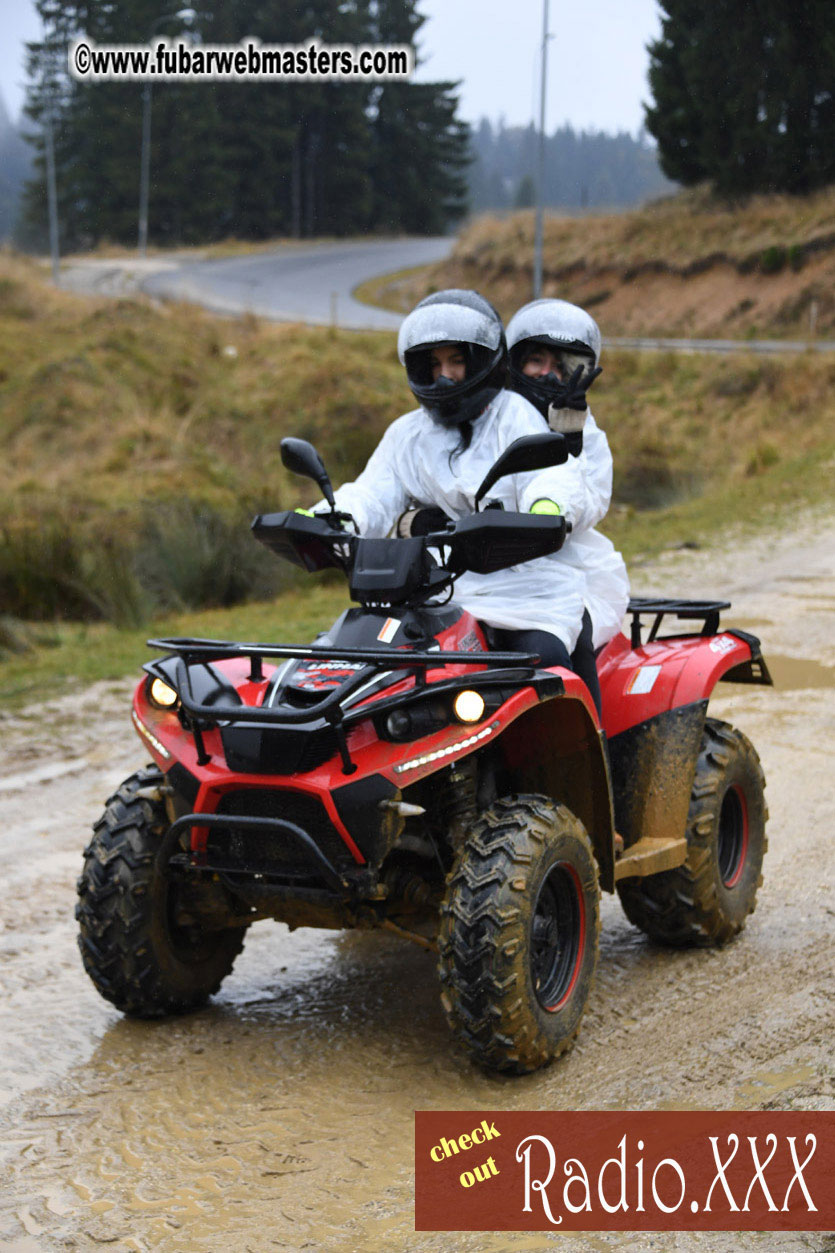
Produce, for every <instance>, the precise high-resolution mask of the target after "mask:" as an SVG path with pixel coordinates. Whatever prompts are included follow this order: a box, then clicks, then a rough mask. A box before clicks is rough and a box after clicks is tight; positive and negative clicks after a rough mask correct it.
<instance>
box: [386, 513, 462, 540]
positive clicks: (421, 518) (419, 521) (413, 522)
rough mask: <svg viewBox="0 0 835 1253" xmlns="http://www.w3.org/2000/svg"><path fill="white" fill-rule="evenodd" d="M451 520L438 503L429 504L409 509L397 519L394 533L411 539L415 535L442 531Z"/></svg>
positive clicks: (400, 537) (398, 536)
mask: <svg viewBox="0 0 835 1253" xmlns="http://www.w3.org/2000/svg"><path fill="white" fill-rule="evenodd" d="M451 521H452V519H451V518H450V517H449V515H448V514H446V513H444V511H443V509H439V508H438V507H437V506H436V505H427V506H426V507H425V508H424V509H407V510H406V512H405V513H401V515H400V517H399V518H398V519H397V525H396V527H395V528H394V533H395V535H396V536H397V538H398V539H410V538H411V537H412V536H415V535H429V534H431V532H433V531H442V530H443V529H444V527H445V526H447V524H448V523H450V522H451Z"/></svg>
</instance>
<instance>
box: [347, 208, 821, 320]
mask: <svg viewBox="0 0 835 1253" xmlns="http://www.w3.org/2000/svg"><path fill="white" fill-rule="evenodd" d="M543 253H544V283H543V294H544V295H546V296H560V297H562V298H563V299H565V300H571V301H574V302H575V303H577V304H581V305H583V306H585V307H586V308H588V309H591V310H592V311H593V313H594V315H595V317H596V318H597V319H598V321H599V322H600V325H601V327H602V329H603V332H604V335H614V336H617V335H629V336H631V335H658V336H674V337H675V336H681V335H683V336H692V337H695V338H700V337H709V338H710V337H725V336H727V337H730V338H741V339H744V338H755V337H775V338H787V337H788V338H806V337H807V336H809V335H810V334H811V335H812V336H813V337H814V335H818V336H821V337H828V338H832V337H833V335H835V188H829V189H827V190H826V191H822V192H819V193H817V194H816V195H814V196H810V197H808V198H805V199H804V198H793V197H788V196H758V197H754V198H752V199H750V200H748V201H747V202H745V203H744V204H737V205H728V204H727V203H723V202H719V201H717V200H715V199H713V198H712V197H711V196H710V195H708V194H707V192H706V191H704V190H700V189H696V190H693V191H688V192H684V193H681V194H679V195H677V196H673V197H670V198H668V199H665V200H662V201H658V202H657V203H655V204H652V205H649V206H646V207H644V208H641V209H635V210H632V211H631V212H628V213H619V214H594V213H592V214H588V215H586V216H583V217H557V216H548V217H546V219H545V226H544V249H543ZM532 255H533V214H532V213H531V212H530V211H528V212H520V213H515V214H512V215H510V216H509V217H504V218H495V217H489V216H485V217H481V218H478V219H477V220H476V221H474V222H473V223H472V224H471V225H470V227H469V228H468V229H467V230H465V231H464V232H463V234H462V235H461V237H460V239H459V241H458V243H457V244H456V247H455V250H454V252H453V255H452V258H451V260H450V261H445V262H443V264H442V265H437V266H433V267H427V268H424V269H423V270H421V271H404V272H403V273H402V274H400V275H397V276H393V277H391V278H390V279H388V280H382V281H381V280H377V281H376V282H372V283H369V284H365V285H364V286H363V287H362V288H361V289H360V291H359V292H358V294H359V296H360V298H361V299H365V300H369V301H371V303H377V304H384V305H386V306H387V307H389V308H393V309H397V310H406V309H409V308H411V306H412V305H413V304H414V303H415V301H416V300H418V299H420V297H421V296H423V295H425V294H426V293H427V292H428V291H431V290H434V289H436V288H441V287H450V286H460V287H475V288H477V289H478V290H479V291H482V292H484V293H485V295H487V296H489V297H490V299H491V300H493V301H494V302H495V304H496V305H497V307H498V308H499V311H500V312H501V313H502V315H503V316H505V317H507V316H509V315H510V314H512V313H513V312H514V310H516V309H518V307H519V305H520V304H523V303H524V302H525V301H526V300H529V299H530V291H531V285H532V275H531V258H532Z"/></svg>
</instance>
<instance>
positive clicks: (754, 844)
mask: <svg viewBox="0 0 835 1253" xmlns="http://www.w3.org/2000/svg"><path fill="white" fill-rule="evenodd" d="M764 788H765V779H764V777H763V772H762V767H761V766H760V759H759V757H758V756H757V754H756V751H755V749H754V747H753V745H752V744H751V742H750V741H749V740H748V739H747V738H746V737H745V736H744V735H743V734H742V732H741V731H737V730H736V729H735V728H734V727H732V726H729V724H728V723H727V722H719V721H717V720H716V719H715V718H708V719H707V722H706V723H705V730H704V736H703V738H702V747H701V751H700V753H699V759H698V762H697V764H696V776H695V778H694V780H693V790H692V792H691V794H690V810H689V812H688V815H687V860H686V861H685V862H684V864H683V865H682V866H678V867H677V868H676V869H675V870H666V871H663V872H662V873H661V874H655V875H647V876H646V878H643V879H638V878H630V879H623V880H621V882H620V883H619V884H618V893H619V895H620V899H621V904H622V905H623V908H624V911H625V913H626V916H627V918H628V919H629V921H630V922H632V923H634V924H635V926H636V927H640V929H641V930H642V931H644V932H645V933H646V934H647V935H648V936H650V937H651V938H652V939H654V940H658V941H660V942H662V943H664V944H672V945H677V946H683V945H694V944H695V945H722V944H726V943H727V942H728V940H731V939H733V937H734V936H735V935H737V934H738V933H739V932H740V931H741V930H742V928H743V927H744V926H745V920H746V918H747V917H748V915H749V914H750V913H752V912H753V910H754V906H755V904H756V896H757V888H758V887H759V886H760V884H761V883H762V881H763V880H762V873H761V871H762V863H763V856H764V854H765V851H766V849H767V847H768V841H767V839H766V835H765V824H766V819H767V818H768V809H767V807H766V803H765V795H764Z"/></svg>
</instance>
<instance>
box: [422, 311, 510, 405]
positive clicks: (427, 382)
mask: <svg viewBox="0 0 835 1253" xmlns="http://www.w3.org/2000/svg"><path fill="white" fill-rule="evenodd" d="M441 344H459V345H461V348H462V351H463V353H464V355H465V357H466V373H465V376H464V378H463V379H462V380H460V381H459V382H456V381H455V380H454V379H450V378H447V377H446V376H445V375H442V374H441V375H439V376H438V378H433V376H432V363H431V356H432V349H433V348H435V347H437V346H439V345H441ZM397 353H398V356H399V357H400V360H401V361H402V363H403V364H404V366H405V367H406V377H407V379H408V381H409V387H410V388H411V389H412V393H413V394H414V396H415V399H416V400H417V401H418V403H419V404H420V405H422V407H423V408H424V409H425V410H426V411H427V413H428V414H429V415H430V417H432V418H433V419H434V420H435V421H436V422H437V423H438V424H439V425H440V426H444V427H448V428H449V427H456V426H461V425H462V424H463V423H464V422H470V421H472V420H473V419H474V418H477V417H478V415H479V414H480V413H482V412H483V410H484V409H486V407H487V405H489V403H490V401H491V400H492V399H493V398H494V397H495V396H496V394H497V393H498V392H499V391H500V390H501V388H502V386H503V383H504V373H505V367H506V362H507V346H506V344H505V337H504V328H503V327H502V321H501V318H500V317H499V315H498V313H497V312H496V310H495V309H494V308H493V306H492V305H491V304H490V302H489V301H488V300H485V299H484V297H483V296H481V295H479V293H478V292H474V291H465V290H463V289H458V288H451V289H449V290H448V291H441V292H434V293H433V294H432V295H431V296H427V297H426V298H425V299H424V300H421V302H420V304H418V305H416V306H415V308H414V309H413V310H412V312H411V313H410V314H409V315H408V317H406V318H405V319H404V320H403V323H402V325H401V327H400V334H399V335H398V337H397Z"/></svg>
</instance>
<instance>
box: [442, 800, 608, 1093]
mask: <svg viewBox="0 0 835 1253" xmlns="http://www.w3.org/2000/svg"><path fill="white" fill-rule="evenodd" d="M555 833H559V835H563V834H566V835H568V836H570V837H573V839H574V840H576V842H577V843H578V844H579V845H580V846H581V848H582V849H583V850H584V855H585V857H586V858H587V860H588V863H589V875H591V876H593V881H594V903H593V908H592V909H590V911H589V912H590V913H591V915H592V917H591V918H590V920H589V923H590V926H589V935H588V937H587V946H588V945H591V948H592V949H593V960H592V964H591V971H590V973H589V971H588V970H586V971H585V972H584V979H583V985H584V986H583V988H582V989H581V995H582V1004H581V1006H580V1009H579V1013H578V1014H576V1021H572V1024H571V1029H570V1030H569V1031H568V1032H567V1033H566V1034H565V1035H564V1036H563V1037H562V1038H560V1039H554V1038H553V1035H549V1034H548V1033H547V1031H546V1030H543V1026H542V1022H541V1018H542V1011H537V1007H536V1006H535V1005H533V1004H532V1001H534V1000H535V997H534V994H533V991H532V987H531V986H529V983H530V981H529V979H528V978H527V975H526V971H527V966H526V962H527V944H528V935H527V929H528V925H529V921H530V909H531V902H530V901H527V902H526V900H525V893H526V887H527V884H528V877H529V875H531V874H533V875H534V876H535V875H536V872H537V865H538V864H539V863H540V861H541V858H542V856H543V855H544V854H545V851H546V848H547V846H548V844H549V842H550V841H552V840H553V839H554V836H555ZM587 877H588V875H587ZM587 905H588V902H587ZM599 931H600V916H599V909H598V900H597V867H596V863H595V861H594V855H593V853H592V848H591V843H590V841H589V838H588V836H587V835H586V832H585V829H584V827H583V826H582V824H581V823H580V822H579V821H578V819H576V818H575V817H574V815H573V814H572V813H571V812H570V811H569V810H568V809H566V808H565V807H564V806H561V805H555V804H554V803H553V802H552V801H551V800H550V799H548V798H547V797H544V796H517V797H513V798H504V799H502V800H499V801H497V802H496V803H495V804H494V805H493V806H492V807H491V809H489V810H487V811H486V812H485V813H484V814H482V815H481V817H480V819H479V820H478V821H477V823H476V824H475V825H474V827H473V830H472V832H471V833H470V834H469V836H468V838H467V840H466V842H465V844H464V846H463V848H462V850H461V851H460V853H459V855H458V858H457V859H456V863H455V865H454V866H453V869H452V871H451V873H450V875H449V877H448V879H447V891H446V895H445V898H444V903H443V905H442V908H441V925H440V933H439V973H440V978H441V987H442V996H441V1001H442V1004H443V1007H444V1010H445V1013H446V1016H447V1020H448V1022H449V1025H450V1027H451V1028H452V1030H453V1032H454V1033H455V1035H456V1036H457V1037H458V1039H459V1040H460V1041H461V1042H462V1043H463V1044H464V1046H465V1047H466V1048H467V1050H468V1051H469V1053H470V1054H471V1056H472V1057H473V1058H474V1060H475V1061H476V1062H478V1063H479V1064H481V1065H483V1066H485V1067H487V1068H489V1069H492V1070H502V1071H510V1072H512V1073H517V1074H525V1073H528V1072H530V1071H533V1070H536V1069H538V1068H539V1067H541V1066H543V1065H546V1064H547V1063H548V1062H550V1061H552V1060H553V1059H554V1058H555V1057H557V1056H559V1055H560V1054H561V1053H564V1052H565V1051H566V1050H567V1049H568V1048H569V1047H570V1046H571V1044H572V1043H573V1041H574V1038H575V1037H576V1035H577V1032H578V1031H579V1029H580V1020H581V1018H582V1011H583V1008H584V1007H585V999H586V997H587V995H588V992H589V990H590V987H591V984H592V982H593V978H594V970H595V967H596V960H597V947H598V937H599Z"/></svg>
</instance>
